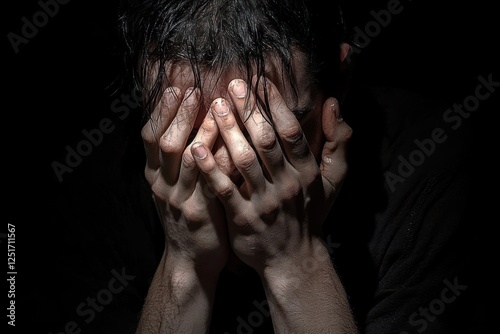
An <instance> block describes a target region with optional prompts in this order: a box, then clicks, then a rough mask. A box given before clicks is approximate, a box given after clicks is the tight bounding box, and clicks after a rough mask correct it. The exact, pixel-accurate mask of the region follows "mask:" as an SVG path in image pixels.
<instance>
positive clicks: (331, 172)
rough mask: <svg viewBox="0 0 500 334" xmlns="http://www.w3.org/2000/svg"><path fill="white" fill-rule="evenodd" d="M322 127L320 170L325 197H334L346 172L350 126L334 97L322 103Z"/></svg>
mask: <svg viewBox="0 0 500 334" xmlns="http://www.w3.org/2000/svg"><path fill="white" fill-rule="evenodd" d="M322 128H323V134H324V136H325V140H326V142H325V144H324V146H323V150H322V153H321V164H320V170H321V175H322V176H323V178H324V181H325V182H324V184H325V191H326V196H327V198H333V197H335V195H336V193H337V192H338V190H339V188H340V186H341V185H342V183H343V181H344V179H345V176H346V174H347V145H348V142H349V139H350V138H351V136H352V128H351V127H350V126H349V125H348V124H347V123H346V122H344V120H343V119H342V116H341V113H340V106H339V103H338V101H337V100H336V99H335V98H333V97H332V98H328V99H327V100H326V101H325V103H324V104H323V110H322Z"/></svg>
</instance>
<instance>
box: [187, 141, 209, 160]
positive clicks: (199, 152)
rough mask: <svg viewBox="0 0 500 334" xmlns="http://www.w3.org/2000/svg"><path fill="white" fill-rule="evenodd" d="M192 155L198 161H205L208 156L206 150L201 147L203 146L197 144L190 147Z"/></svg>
mask: <svg viewBox="0 0 500 334" xmlns="http://www.w3.org/2000/svg"><path fill="white" fill-rule="evenodd" d="M191 150H192V152H193V155H194V156H195V157H196V158H198V159H205V158H206V157H207V155H208V153H207V150H205V148H204V147H203V145H202V144H201V143H199V142H197V143H194V144H193V146H192V147H191Z"/></svg>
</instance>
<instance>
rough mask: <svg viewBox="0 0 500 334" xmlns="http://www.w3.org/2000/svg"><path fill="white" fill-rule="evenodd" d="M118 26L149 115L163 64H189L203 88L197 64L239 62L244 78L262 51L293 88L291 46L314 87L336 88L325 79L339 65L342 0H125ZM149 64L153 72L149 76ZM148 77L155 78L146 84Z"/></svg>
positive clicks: (161, 83)
mask: <svg viewBox="0 0 500 334" xmlns="http://www.w3.org/2000/svg"><path fill="white" fill-rule="evenodd" d="M120 30H121V32H122V34H123V37H124V42H125V46H126V47H125V52H124V57H125V59H124V64H125V67H126V69H127V70H128V71H129V72H128V73H127V74H128V78H129V81H131V82H132V84H133V85H135V88H136V89H138V88H139V89H142V90H143V93H144V95H143V108H144V111H145V112H146V114H149V113H150V112H151V111H152V110H153V108H154V106H155V105H156V103H157V101H158V98H159V97H160V96H161V93H162V91H163V89H165V87H167V86H168V78H167V77H166V76H165V66H166V65H167V64H170V63H176V62H183V63H189V64H191V66H192V70H193V73H194V77H195V80H196V82H195V86H197V87H200V86H201V81H200V75H199V74H200V70H203V69H210V70H212V71H220V72H222V71H224V70H225V69H226V68H227V67H228V66H237V67H239V68H242V69H243V70H245V72H246V73H247V78H246V80H247V81H249V79H250V78H251V76H252V75H253V74H257V75H258V77H260V76H261V75H263V74H264V73H265V71H266V69H265V57H267V56H269V55H273V56H277V59H279V61H280V62H281V65H282V69H283V74H284V75H283V80H290V83H291V84H292V87H295V86H296V85H295V83H294V81H293V78H294V77H293V73H292V67H291V63H292V51H293V50H294V49H298V50H300V51H302V53H303V54H304V55H305V56H306V59H307V60H308V65H309V69H310V71H311V72H310V73H312V75H313V78H315V79H316V80H317V83H318V85H319V87H320V88H321V89H323V90H325V91H326V92H328V93H331V94H333V93H334V92H335V89H336V88H337V87H334V86H331V83H329V82H328V81H327V80H326V79H327V78H328V79H329V80H331V78H332V76H331V75H335V74H336V72H337V71H338V67H339V63H338V59H339V58H338V55H339V45H340V42H341V41H342V39H343V38H344V33H345V32H344V27H343V22H342V14H341V10H340V5H339V4H338V3H337V1H331V2H330V4H329V5H327V6H325V2H324V0H323V1H321V0H142V1H140V0H124V1H123V3H122V4H121V14H120ZM153 67H154V68H155V69H156V73H157V76H156V77H155V78H150V76H151V73H152V72H151V70H152V69H153ZM252 68H253V69H255V70H256V73H252V72H251V69H252ZM147 80H152V81H151V82H150V83H149V84H148V85H146V81H147ZM146 87H147V88H146ZM145 88H146V89H145ZM266 105H267V104H266Z"/></svg>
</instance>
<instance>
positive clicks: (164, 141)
mask: <svg viewBox="0 0 500 334" xmlns="http://www.w3.org/2000/svg"><path fill="white" fill-rule="evenodd" d="M160 149H161V151H162V152H163V153H164V154H168V155H171V154H180V153H181V152H182V150H183V148H182V147H181V146H180V145H179V144H178V143H177V142H176V141H175V140H173V139H172V138H171V137H170V136H162V137H161V138H160Z"/></svg>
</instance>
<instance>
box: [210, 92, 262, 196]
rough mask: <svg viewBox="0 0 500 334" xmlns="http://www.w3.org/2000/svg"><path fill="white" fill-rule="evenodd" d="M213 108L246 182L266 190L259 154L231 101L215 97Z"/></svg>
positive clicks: (257, 189)
mask: <svg viewBox="0 0 500 334" xmlns="http://www.w3.org/2000/svg"><path fill="white" fill-rule="evenodd" d="M211 110H212V113H213V115H214V118H215V120H216V122H217V126H218V128H219V132H220V134H221V136H222V139H223V140H224V142H225V143H226V146H227V148H228V150H229V153H230V155H231V160H232V161H233V163H234V165H235V166H236V168H237V169H238V171H239V172H240V173H241V175H242V176H243V178H244V179H245V182H247V185H248V186H249V187H250V189H252V190H254V191H261V190H264V189H265V178H264V175H263V172H262V168H261V166H260V163H259V160H258V159H257V154H256V153H255V151H254V150H253V148H252V147H251V145H250V144H249V143H248V141H247V140H246V138H245V136H244V135H243V132H242V131H241V130H240V128H239V126H238V124H237V121H236V118H235V117H234V114H233V112H232V111H231V108H230V106H229V103H228V102H227V101H226V100H225V99H222V98H218V99H215V100H214V101H213V103H212V106H211Z"/></svg>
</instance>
